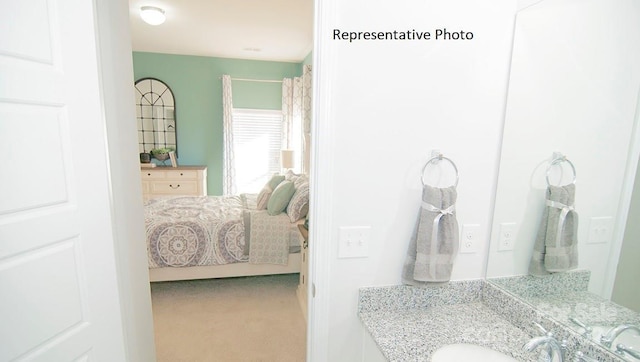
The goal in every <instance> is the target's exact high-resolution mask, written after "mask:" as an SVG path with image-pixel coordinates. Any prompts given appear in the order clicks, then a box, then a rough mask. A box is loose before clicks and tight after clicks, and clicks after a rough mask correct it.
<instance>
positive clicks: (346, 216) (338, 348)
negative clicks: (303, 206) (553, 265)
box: [312, 0, 516, 361]
mask: <svg viewBox="0 0 640 362" xmlns="http://www.w3.org/2000/svg"><path fill="white" fill-rule="evenodd" d="M515 9H516V2H515V1H512V0H492V1H483V2H478V1H474V0H455V1H446V2H444V1H424V0H401V1H394V2H370V1H355V0H351V1H344V0H342V1H337V0H328V1H323V4H322V7H321V13H320V14H319V18H320V25H319V31H318V34H317V36H318V37H319V38H321V39H319V40H318V42H319V48H317V49H318V54H319V58H317V59H319V60H320V62H316V63H315V64H316V71H317V72H318V73H317V74H318V75H319V77H320V80H319V81H320V84H319V86H318V87H319V90H318V91H319V92H322V93H319V98H318V102H317V103H316V104H315V105H314V107H316V109H317V110H318V109H319V110H318V111H317V112H319V117H317V118H316V122H317V123H319V124H317V125H316V129H315V131H317V133H315V137H316V138H315V141H316V142H318V143H319V146H318V148H317V151H318V153H317V154H315V155H314V162H316V163H315V166H316V167H315V168H316V170H317V172H318V174H319V175H318V176H317V179H318V182H317V183H315V190H314V191H315V193H316V198H317V200H316V201H317V202H318V205H317V207H316V211H317V214H316V215H315V216H313V217H312V221H313V220H317V221H316V222H317V223H316V225H315V226H314V225H312V238H313V237H314V236H315V237H316V238H315V239H312V242H315V243H317V244H321V245H315V246H312V252H314V250H315V251H316V252H318V253H320V254H322V253H323V250H326V252H327V255H326V257H327V258H328V260H329V264H328V265H327V268H328V269H327V270H326V272H327V273H328V275H329V276H328V277H327V278H324V277H322V276H317V279H316V282H317V285H316V287H317V291H318V296H317V299H316V300H319V301H320V302H318V303H322V302H323V301H325V302H327V303H328V306H327V310H326V311H324V312H325V313H326V315H323V318H325V317H328V319H327V320H320V321H316V322H318V323H315V324H314V328H318V329H319V331H320V332H317V333H323V332H322V331H325V332H324V333H325V334H326V335H324V336H321V338H320V339H321V340H323V343H326V351H325V350H324V348H323V346H322V343H321V346H318V347H319V348H321V349H323V350H322V351H319V352H317V353H312V356H315V357H316V358H315V360H330V361H358V360H362V343H363V340H362V338H363V335H362V327H361V325H360V322H359V320H358V318H357V295H358V288H360V287H362V286H371V285H391V284H399V283H400V274H401V270H402V265H403V262H404V259H405V254H406V251H407V246H408V242H409V238H410V235H411V232H412V229H413V227H414V222H415V219H416V216H417V212H418V210H419V205H420V196H421V183H420V171H421V169H422V167H423V165H424V163H425V162H426V161H427V159H428V158H429V157H430V152H431V150H432V149H440V150H441V151H442V152H443V153H444V154H445V156H447V157H449V158H451V159H452V160H454V161H455V163H456V164H457V166H458V168H459V170H460V182H459V185H458V203H457V218H458V221H459V223H460V225H462V224H480V225H481V233H480V234H481V239H482V240H481V243H482V245H481V246H480V249H481V250H485V249H486V245H487V243H488V239H489V231H490V222H491V215H492V210H493V199H494V189H495V183H496V175H497V166H498V158H499V147H500V142H501V132H502V124H503V119H504V110H505V102H506V92H507V80H508V74H509V61H510V55H511V53H510V52H511V41H512V33H513V23H514V14H515ZM438 27H446V28H447V29H449V30H465V31H472V32H473V33H474V39H473V40H472V41H458V42H455V41H448V42H446V41H435V40H431V41H427V42H412V41H376V42H373V41H372V42H359V43H357V42H354V43H349V42H345V41H338V40H332V39H331V37H332V34H333V29H334V28H337V29H341V30H345V31H365V30H370V31H386V30H395V29H397V30H411V29H416V30H429V31H433V30H434V29H435V28H438ZM312 176H313V175H312ZM362 225H368V226H371V227H372V229H371V230H372V232H371V240H370V242H371V244H370V249H369V257H368V258H363V259H339V258H338V257H337V251H338V241H337V239H338V228H339V227H341V226H362ZM314 227H316V228H317V229H316V230H314ZM323 248H325V249H323ZM324 256H325V255H324V254H323V255H318V257H324ZM485 257H486V254H485V252H479V253H476V254H460V255H459V256H458V259H457V261H456V265H455V267H454V271H453V279H454V280H461V279H475V278H482V277H483V276H484V264H485V262H484V261H485ZM314 308H320V307H318V305H316V306H315V307H314ZM325 329H326V330H325ZM312 333H314V332H312ZM323 338H324V339H323ZM318 356H320V357H318Z"/></svg>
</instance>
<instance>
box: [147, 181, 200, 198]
mask: <svg viewBox="0 0 640 362" xmlns="http://www.w3.org/2000/svg"><path fill="white" fill-rule="evenodd" d="M149 192H150V193H152V194H164V195H187V194H191V195H195V194H197V192H198V182H197V181H179V180H174V181H169V180H167V181H152V182H150V183H149Z"/></svg>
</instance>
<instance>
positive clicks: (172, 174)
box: [165, 170, 198, 180]
mask: <svg viewBox="0 0 640 362" xmlns="http://www.w3.org/2000/svg"><path fill="white" fill-rule="evenodd" d="M165 173H166V178H167V179H170V180H183V179H191V180H197V179H198V171H195V170H182V171H173V170H172V171H166V172H165Z"/></svg>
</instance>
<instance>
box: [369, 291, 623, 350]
mask: <svg viewBox="0 0 640 362" xmlns="http://www.w3.org/2000/svg"><path fill="white" fill-rule="evenodd" d="M359 316H360V319H361V321H362V323H363V325H364V326H365V328H366V330H367V331H368V332H369V334H370V335H371V337H372V338H373V340H374V341H375V343H376V344H377V346H378V348H379V349H380V351H381V352H382V354H383V355H384V357H385V358H386V359H387V360H389V361H421V362H422V361H430V359H431V355H432V354H433V353H434V352H435V351H436V350H437V349H438V348H440V347H443V346H445V345H448V344H453V343H470V344H476V345H480V346H484V347H488V348H491V349H494V350H496V351H499V352H502V353H504V354H507V355H510V356H512V357H514V358H516V359H517V360H519V361H536V360H537V357H538V355H537V354H536V353H529V352H526V351H524V350H523V349H522V346H523V345H524V344H525V343H526V342H527V341H528V340H529V339H530V338H531V336H537V335H540V332H539V331H538V330H536V328H535V327H534V326H533V322H537V323H539V324H541V325H542V326H544V327H545V328H546V329H547V330H549V331H552V332H553V333H554V335H555V336H556V337H557V338H558V339H564V340H567V344H568V350H567V357H568V358H567V361H569V360H571V359H570V358H571V357H573V356H574V354H575V352H576V351H578V350H580V351H583V352H585V353H586V354H587V355H588V356H591V357H594V358H597V359H598V360H599V361H605V362H609V361H622V360H621V359H619V357H617V356H615V355H614V354H612V353H609V352H607V351H604V350H602V348H600V347H599V346H598V345H596V344H594V343H591V342H589V341H585V340H584V339H583V338H582V337H581V336H580V335H579V334H577V333H575V332H574V331H571V330H567V329H566V328H564V327H563V326H562V325H561V324H560V323H558V322H556V321H553V320H550V319H547V318H546V317H545V315H544V314H543V313H541V312H540V311H537V310H534V309H533V308H532V307H531V306H530V305H528V304H527V303H524V302H522V301H520V300H518V299H516V298H515V297H514V296H513V295H511V294H509V293H506V292H504V291H502V290H501V289H499V288H496V287H495V286H493V285H491V284H489V283H486V282H485V281H482V280H477V281H460V282H450V283H448V284H445V285H442V286H436V287H428V288H416V287H411V286H404V285H399V286H389V287H371V288H361V289H360V301H359Z"/></svg>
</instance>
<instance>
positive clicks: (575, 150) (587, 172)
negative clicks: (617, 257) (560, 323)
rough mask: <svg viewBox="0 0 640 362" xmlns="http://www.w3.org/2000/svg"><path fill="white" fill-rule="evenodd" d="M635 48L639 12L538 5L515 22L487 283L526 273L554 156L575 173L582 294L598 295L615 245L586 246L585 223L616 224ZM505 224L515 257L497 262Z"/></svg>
mask: <svg viewBox="0 0 640 362" xmlns="http://www.w3.org/2000/svg"><path fill="white" fill-rule="evenodd" d="M639 43H640V5H639V3H638V2H631V1H626V0H616V1H611V0H579V1H578V0H555V1H543V2H541V3H539V4H537V5H535V6H532V7H530V8H528V9H526V10H524V11H522V12H520V13H519V14H518V20H517V23H516V32H515V40H514V47H513V58H512V70H511V76H510V83H509V96H508V106H507V114H506V121H505V129H504V140H503V149H502V159H501V163H500V176H499V181H498V191H497V197H496V210H495V217H494V225H493V228H494V233H493V234H492V241H491V243H492V249H491V255H490V258H489V268H488V273H487V276H489V277H492V276H505V275H521V274H527V273H528V265H529V259H530V258H531V253H532V250H533V244H534V240H535V237H536V232H537V229H538V225H539V222H540V219H541V216H542V211H543V209H544V197H545V196H544V193H545V188H546V181H545V171H546V168H547V167H548V165H549V163H548V162H545V161H550V159H551V155H552V152H554V151H560V152H562V153H563V154H565V155H566V156H567V157H568V158H569V159H570V160H571V161H572V162H573V164H574V165H575V167H576V170H577V182H576V204H575V207H576V210H577V213H578V215H579V223H578V225H579V229H578V245H579V260H580V262H579V267H580V268H584V269H589V270H591V272H592V274H591V275H592V276H591V283H590V286H589V289H590V290H591V291H592V292H595V293H599V294H603V295H604V294H605V293H604V291H605V290H606V288H607V286H606V285H605V279H606V278H605V276H606V273H607V261H608V256H609V252H610V249H611V247H612V245H613V244H614V243H613V240H612V239H610V242H608V243H602V244H588V243H587V240H588V239H589V226H590V219H591V218H592V217H612V218H613V219H612V223H611V230H610V231H611V232H613V228H614V226H615V222H616V218H617V217H618V215H617V214H618V212H619V202H620V191H621V190H622V189H623V185H624V181H625V171H626V167H627V154H628V153H629V147H630V141H631V136H632V134H633V126H634V114H635V108H636V95H637V92H638V85H639V84H640V48H639V47H638V44H639ZM567 170H569V169H567ZM622 217H623V216H622ZM510 222H515V223H516V224H517V225H518V231H517V232H516V247H515V250H514V251H502V252H498V251H497V243H498V235H499V229H500V224H501V223H510ZM611 237H613V233H612V234H611ZM609 287H610V286H609Z"/></svg>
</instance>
